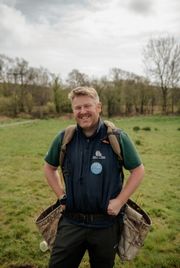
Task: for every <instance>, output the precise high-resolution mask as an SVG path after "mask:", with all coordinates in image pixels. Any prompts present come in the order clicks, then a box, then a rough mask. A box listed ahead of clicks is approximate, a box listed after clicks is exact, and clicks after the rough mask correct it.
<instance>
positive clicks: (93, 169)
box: [91, 162, 102, 175]
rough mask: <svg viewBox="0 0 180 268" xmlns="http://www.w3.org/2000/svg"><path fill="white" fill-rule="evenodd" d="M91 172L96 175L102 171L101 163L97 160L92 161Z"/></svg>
mask: <svg viewBox="0 0 180 268" xmlns="http://www.w3.org/2000/svg"><path fill="white" fill-rule="evenodd" d="M91 172H92V173H93V174H95V175H98V174H100V173H101V172H102V165H101V164H100V163H99V162H94V163H92V165H91Z"/></svg>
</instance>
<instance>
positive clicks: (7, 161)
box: [0, 116, 180, 268]
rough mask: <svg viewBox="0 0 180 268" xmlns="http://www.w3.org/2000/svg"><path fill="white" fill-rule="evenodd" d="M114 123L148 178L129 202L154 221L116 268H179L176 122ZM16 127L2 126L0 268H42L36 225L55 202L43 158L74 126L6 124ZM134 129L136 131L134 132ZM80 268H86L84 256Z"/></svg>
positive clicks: (149, 119)
mask: <svg viewBox="0 0 180 268" xmlns="http://www.w3.org/2000/svg"><path fill="white" fill-rule="evenodd" d="M112 121H114V123H115V124H116V125H117V126H118V127H120V128H122V129H124V130H125V131H127V132H128V134H129V135H130V136H131V137H132V139H133V140H134V142H135V143H136V146H137V148H138V150H139V152H140V155H141V158H142V160H143V163H144V165H145V170H146V174H145V179H144V181H143V183H142V184H141V186H140V188H139V189H138V191H137V192H136V193H135V194H134V196H133V199H134V200H135V201H137V202H138V203H139V204H140V205H141V206H142V207H143V208H144V209H145V210H146V211H147V212H149V214H150V216H151V218H152V221H153V227H152V230H151V232H150V233H149V235H148V237H147V239H146V241H145V245H144V247H143V248H142V249H141V251H140V253H139V255H138V256H137V257H136V259H135V260H134V261H132V262H127V263H124V264H121V262H120V260H119V258H118V257H117V258H116V264H115V268H119V267H124V268H144V267H147V268H171V267H180V257H179V256H180V252H179V244H180V235H179V234H180V232H179V211H180V206H179V202H178V201H179V196H180V193H179V190H180V189H179V188H180V183H179V177H180V166H179V163H180V135H179V131H178V129H179V128H180V118H179V117H163V116H156V117H132V118H123V119H117V118H116V119H114V120H112ZM14 122H15V121H12V120H8V121H7V122H6V120H3V122H0V148H1V154H0V201H1V206H0V241H1V242H0V267H3V268H7V267H9V268H10V267H11V268H12V267H25V266H26V267H28V265H31V266H32V267H37V268H43V267H44V268H45V267H47V263H48V259H49V252H46V253H42V252H41V251H40V249H39V243H40V241H41V240H42V237H41V235H40V234H39V232H38V231H37V228H36V226H35V224H34V221H35V219H36V217H37V216H38V214H39V213H40V211H41V210H42V209H44V208H46V207H47V206H48V205H49V204H51V203H52V202H54V201H55V196H54V195H53V193H52V192H51V190H50V189H49V187H48V186H47V183H46V181H45V179H44V175H43V163H44V160H43V158H44V155H45V154H46V151H47V149H48V146H49V145H50V142H51V141H52V139H53V137H54V136H55V135H56V134H57V132H58V131H59V130H61V129H62V128H64V127H65V126H67V125H68V124H69V123H72V121H68V120H64V121H63V120H62V119H50V120H37V121H34V122H33V123H32V124H30V123H28V124H26V123H25V124H22V125H21V124H19V125H18V124H16V125H10V124H11V123H14ZM16 122H17V121H16ZM18 122H19V120H18ZM136 126H138V127H139V128H140V129H139V130H138V131H134V130H133V128H134V127H136ZM143 128H144V130H143ZM147 128H148V129H150V131H146V130H145V129H147ZM125 174H128V173H127V172H125ZM80 267H81V268H88V267H89V264H88V256H87V255H86V256H85V257H84V258H83V261H82V263H81V266H80Z"/></svg>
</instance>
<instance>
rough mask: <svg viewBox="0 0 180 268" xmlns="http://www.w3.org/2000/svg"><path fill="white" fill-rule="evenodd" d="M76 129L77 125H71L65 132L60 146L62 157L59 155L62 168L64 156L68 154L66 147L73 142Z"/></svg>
mask: <svg viewBox="0 0 180 268" xmlns="http://www.w3.org/2000/svg"><path fill="white" fill-rule="evenodd" d="M75 129H76V125H70V126H68V127H67V128H66V129H65V131H64V136H63V138H62V141H61V144H60V146H61V148H60V155H59V163H60V166H62V163H63V160H64V155H65V153H66V145H67V144H68V143H69V142H70V141H71V140H72V137H73V135H74V132H75Z"/></svg>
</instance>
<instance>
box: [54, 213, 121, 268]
mask: <svg viewBox="0 0 180 268" xmlns="http://www.w3.org/2000/svg"><path fill="white" fill-rule="evenodd" d="M118 241H119V221H117V222H115V223H114V224H113V225H112V226H111V227H108V228H102V229H95V228H86V227H81V226H78V225H74V224H71V223H69V222H68V221H67V219H66V218H63V219H62V220H61V221H60V223H59V227H58V231H57V236H56V240H55V244H54V247H53V250H52V253H51V258H50V262H49V268H78V267H79V264H80V262H81V260H82V258H83V256H84V254H85V251H86V250H87V251H88V254H89V260H90V265H91V268H113V266H114V259H115V255H116V249H117V245H118Z"/></svg>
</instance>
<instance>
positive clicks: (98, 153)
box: [92, 151, 106, 159]
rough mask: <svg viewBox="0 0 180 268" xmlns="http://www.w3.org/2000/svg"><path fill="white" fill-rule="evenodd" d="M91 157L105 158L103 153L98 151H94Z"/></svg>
mask: <svg viewBox="0 0 180 268" xmlns="http://www.w3.org/2000/svg"><path fill="white" fill-rule="evenodd" d="M92 159H106V157H105V156H104V155H102V153H101V152H100V151H96V152H95V155H93V157H92Z"/></svg>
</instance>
